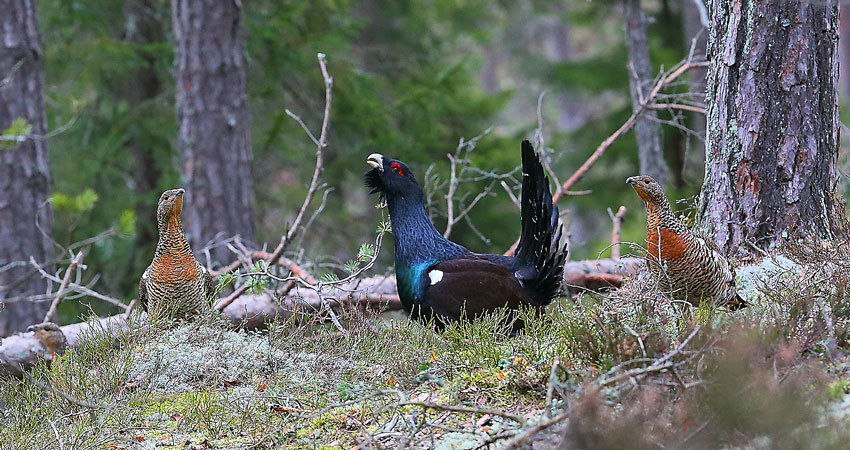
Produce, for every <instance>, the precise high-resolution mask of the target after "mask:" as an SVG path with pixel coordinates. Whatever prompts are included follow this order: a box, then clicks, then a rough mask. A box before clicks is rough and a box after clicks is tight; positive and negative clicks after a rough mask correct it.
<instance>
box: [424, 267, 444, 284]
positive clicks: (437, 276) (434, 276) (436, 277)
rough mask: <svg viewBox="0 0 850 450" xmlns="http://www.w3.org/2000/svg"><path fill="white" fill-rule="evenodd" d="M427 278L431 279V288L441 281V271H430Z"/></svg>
mask: <svg viewBox="0 0 850 450" xmlns="http://www.w3.org/2000/svg"><path fill="white" fill-rule="evenodd" d="M428 278H430V279H431V286H433V285H435V284H437V283H439V282H440V280H442V279H443V271H442V270H432V271H430V272H428Z"/></svg>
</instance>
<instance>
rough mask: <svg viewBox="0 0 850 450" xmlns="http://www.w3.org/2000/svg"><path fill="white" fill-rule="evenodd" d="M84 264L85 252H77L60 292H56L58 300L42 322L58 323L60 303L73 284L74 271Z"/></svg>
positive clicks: (51, 306)
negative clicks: (69, 285)
mask: <svg viewBox="0 0 850 450" xmlns="http://www.w3.org/2000/svg"><path fill="white" fill-rule="evenodd" d="M82 262H83V252H82V251H80V252H77V255H76V256H74V259H73V260H72V261H71V264H69V265H68V268H67V269H66V270H65V276H64V277H63V278H62V282H61V283H60V284H59V290H58V291H56V298H54V299H53V302H51V303H50V308H49V309H48V310H47V313H46V314H45V315H44V320H42V322H55V321H56V310H57V308H58V307H59V302H61V301H62V297H64V296H65V294H66V293H67V292H68V291H67V288H68V283H70V282H71V274H72V273H73V272H74V270H76V269H77V266H78V265H80V264H82Z"/></svg>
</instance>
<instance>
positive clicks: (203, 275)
mask: <svg viewBox="0 0 850 450" xmlns="http://www.w3.org/2000/svg"><path fill="white" fill-rule="evenodd" d="M213 291H214V283H213V282H212V277H211V276H210V274H209V272H208V271H207V270H206V268H205V267H204V266H202V265H201V264H200V263H199V262H198V261H197V260H196V259H195V256H194V255H193V254H192V249H191V247H189V243H188V242H187V241H186V237H185V236H184V234H183V228H182V226H180V223H179V221H175V222H171V221H169V222H167V223H166V224H164V226H163V227H161V230H160V236H159V245H158V246H157V251H156V255H155V256H154V259H153V262H152V263H151V265H150V266H149V267H148V269H147V270H145V273H144V274H142V279H141V280H140V282H139V300H140V302H141V304H142V306H143V307H144V308H145V309H146V310H147V311H148V312H149V313H150V314H151V315H153V316H156V317H160V318H178V319H188V318H191V317H193V316H195V315H196V314H198V313H200V312H204V311H206V310H207V309H208V308H209V304H210V302H211V300H212V296H213Z"/></svg>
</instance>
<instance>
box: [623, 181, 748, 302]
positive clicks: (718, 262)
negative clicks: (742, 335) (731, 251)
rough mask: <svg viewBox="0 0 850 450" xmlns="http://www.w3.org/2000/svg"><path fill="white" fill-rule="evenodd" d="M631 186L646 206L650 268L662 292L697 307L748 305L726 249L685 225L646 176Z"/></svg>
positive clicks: (632, 182)
mask: <svg viewBox="0 0 850 450" xmlns="http://www.w3.org/2000/svg"><path fill="white" fill-rule="evenodd" d="M626 183H629V184H631V185H632V188H633V189H634V190H635V192H637V194H638V196H640V198H641V199H642V200H643V202H644V204H645V205H646V231H647V237H646V240H647V246H648V250H649V255H648V257H647V264H648V265H649V272H650V274H651V275H652V278H653V280H655V282H656V283H658V286H659V288H660V289H661V292H663V293H664V294H665V295H666V296H668V297H669V298H671V299H675V300H685V301H687V302H688V303H690V304H692V305H694V306H697V305H699V304H700V302H702V301H703V300H709V299H710V300H712V301H713V302H714V304H715V305H716V306H721V307H726V308H729V309H738V308H743V307H745V306H747V303H746V302H745V301H744V300H743V299H742V298H741V297H740V296H739V295H738V292H737V291H736V290H735V271H734V270H733V269H732V265H731V264H729V261H728V260H727V259H726V257H724V256H723V253H722V252H721V251H720V248H718V247H717V244H715V243H714V241H712V240H711V239H707V238H704V237H702V236H699V235H697V234H695V233H694V232H692V231H691V230H689V229H688V228H687V227H686V226H685V225H684V224H682V222H681V221H679V219H678V218H677V217H676V215H675V214H674V213H673V210H672V209H671V208H670V202H669V201H667V196H666V195H665V194H664V189H663V188H662V187H661V185H660V184H658V183H657V182H656V181H655V180H653V179H652V177H649V176H646V175H642V176H637V177H630V178H628V179H627V180H626Z"/></svg>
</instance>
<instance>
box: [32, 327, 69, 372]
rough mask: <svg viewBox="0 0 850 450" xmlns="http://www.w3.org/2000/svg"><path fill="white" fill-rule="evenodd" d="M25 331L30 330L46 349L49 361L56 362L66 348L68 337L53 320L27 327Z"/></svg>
mask: <svg viewBox="0 0 850 450" xmlns="http://www.w3.org/2000/svg"><path fill="white" fill-rule="evenodd" d="M27 331H31V332H32V333H33V335H34V336H35V338H36V339H37V340H38V342H40V343H41V345H43V346H44V348H46V349H47V351H48V353H49V354H50V362H51V363H54V362H56V360H57V359H59V357H61V356H62V355H64V354H65V350H66V349H67V348H68V339H67V338H66V337H65V333H63V332H62V329H61V328H59V325H56V324H55V323H53V322H42V323H39V324H35V325H30V326H29V327H27Z"/></svg>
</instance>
